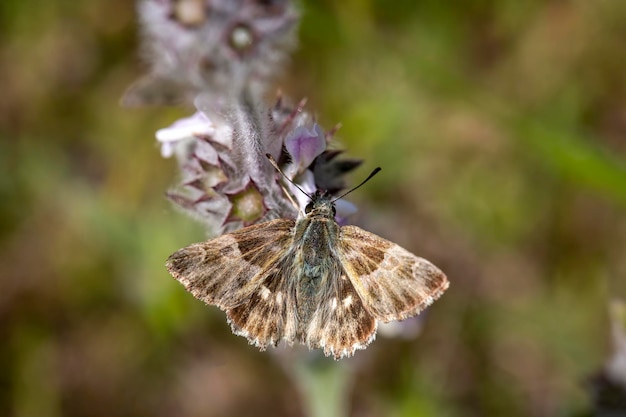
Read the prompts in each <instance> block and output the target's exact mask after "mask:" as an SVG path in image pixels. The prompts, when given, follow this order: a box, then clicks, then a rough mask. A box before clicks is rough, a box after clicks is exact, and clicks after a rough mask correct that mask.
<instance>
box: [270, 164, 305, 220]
mask: <svg viewBox="0 0 626 417" xmlns="http://www.w3.org/2000/svg"><path fill="white" fill-rule="evenodd" d="M265 156H266V157H267V159H269V160H270V163H271V164H272V166H273V167H274V169H276V171H278V172H279V173H280V175H282V176H283V177H284V178H285V179H286V180H287V181H289V182H290V183H292V184H293V186H294V187H296V188H297V189H298V190H300V191H301V192H302V194H304V195H305V196H307V197H309V199H310V200H313V197H311V196H310V195H309V193H307V192H306V191H304V190H303V189H302V188H300V186H299V185H298V184H296V183H295V182H293V181H292V180H291V179H290V178H289V177H288V176H286V175H285V173H284V172H283V171H282V169H280V167H279V166H278V163H277V162H276V160H275V159H274V157H273V156H272V155H271V154H269V153H266V154H265ZM281 187H282V189H283V191H284V192H285V195H286V196H287V198H288V199H289V201H291V204H293V206H294V207H295V208H296V209H297V210H298V211H299V212H300V213H301V214H303V213H302V209H301V208H300V206H298V204H297V203H296V202H295V201H294V200H293V197H291V194H290V193H289V191H288V190H287V189H286V188H285V187H284V186H283V185H282V184H281Z"/></svg>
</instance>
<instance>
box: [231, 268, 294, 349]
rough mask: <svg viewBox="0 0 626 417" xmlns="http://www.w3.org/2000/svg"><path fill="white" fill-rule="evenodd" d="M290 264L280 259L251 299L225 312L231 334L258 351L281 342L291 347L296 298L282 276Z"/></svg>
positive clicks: (262, 280)
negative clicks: (239, 337) (248, 342)
mask: <svg viewBox="0 0 626 417" xmlns="http://www.w3.org/2000/svg"><path fill="white" fill-rule="evenodd" d="M289 261H290V259H289V258H283V260H282V261H281V262H277V263H276V265H273V266H272V267H271V268H270V269H269V270H268V271H265V272H264V273H263V277H262V278H261V281H260V283H259V285H258V286H257V287H256V288H255V289H254V290H253V291H252V293H251V294H250V296H249V297H248V298H247V299H246V300H245V301H244V302H243V303H241V304H239V305H238V306H236V307H234V308H232V309H230V310H227V311H226V316H227V317H228V322H229V323H230V325H231V327H232V329H233V332H234V333H235V334H237V335H240V336H244V337H246V338H247V339H248V340H249V341H250V343H251V344H253V345H255V346H257V347H258V348H260V349H261V350H265V349H266V347H267V346H276V345H278V343H279V342H280V341H281V340H283V339H285V340H286V341H287V342H288V343H290V344H291V343H293V342H294V339H295V326H296V323H295V317H294V316H295V314H294V311H295V295H294V291H293V290H292V289H290V287H293V286H290V285H289V283H290V282H289V280H287V279H286V278H287V277H285V276H284V274H285V271H286V270H287V269H285V267H286V266H287V265H286V264H287V263H288V262H289Z"/></svg>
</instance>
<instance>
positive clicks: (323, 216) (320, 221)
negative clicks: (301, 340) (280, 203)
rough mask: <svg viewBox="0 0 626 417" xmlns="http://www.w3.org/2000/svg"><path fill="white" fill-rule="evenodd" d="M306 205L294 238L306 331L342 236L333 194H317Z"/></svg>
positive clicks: (300, 317)
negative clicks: (304, 213) (331, 197)
mask: <svg viewBox="0 0 626 417" xmlns="http://www.w3.org/2000/svg"><path fill="white" fill-rule="evenodd" d="M313 197H314V198H313V200H312V201H311V203H309V205H308V206H307V210H306V216H305V217H303V218H301V219H300V220H298V222H297V223H296V227H295V236H294V241H295V242H299V243H300V244H299V245H298V246H297V248H296V256H295V265H294V269H295V271H296V273H297V283H296V299H297V300H298V305H297V313H298V323H299V325H298V328H299V332H298V333H300V334H304V333H305V330H306V327H307V326H308V323H309V321H310V319H311V316H312V314H313V313H314V312H315V310H316V309H317V306H318V305H319V300H320V299H322V298H323V297H324V296H325V295H324V291H325V289H327V288H329V286H328V285H326V280H328V279H329V277H330V276H331V274H330V272H331V268H332V262H331V261H332V259H333V258H334V256H335V255H334V252H335V245H336V242H337V239H338V237H339V225H338V224H337V222H336V221H335V219H334V212H335V208H334V205H333V203H332V201H331V199H330V195H328V194H321V193H319V192H318V193H316V194H315V195H314V196H313Z"/></svg>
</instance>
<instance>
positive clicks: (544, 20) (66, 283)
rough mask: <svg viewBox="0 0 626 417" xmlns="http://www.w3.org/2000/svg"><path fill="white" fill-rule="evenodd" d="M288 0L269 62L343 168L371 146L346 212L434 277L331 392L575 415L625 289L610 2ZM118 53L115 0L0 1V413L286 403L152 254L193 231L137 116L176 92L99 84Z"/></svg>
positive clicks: (136, 64) (145, 119)
mask: <svg viewBox="0 0 626 417" xmlns="http://www.w3.org/2000/svg"><path fill="white" fill-rule="evenodd" d="M302 6H303V11H304V13H303V18H302V24H301V30H300V48H299V49H298V51H297V52H296V53H295V54H294V55H293V59H292V63H291V65H290V67H289V68H288V69H287V70H286V73H285V76H284V77H283V78H282V79H280V80H279V82H278V83H277V87H280V88H281V89H282V91H283V92H285V93H286V94H288V95H289V96H291V97H293V98H294V99H299V98H301V97H305V96H306V97H308V98H309V104H308V106H307V108H308V109H309V110H311V111H313V112H315V113H316V114H317V116H318V118H319V120H320V122H321V123H322V124H323V125H324V126H326V127H327V128H330V127H332V126H333V125H334V124H336V123H338V122H341V124H342V128H341V129H340V130H339V132H338V138H339V139H340V140H341V141H342V143H343V145H344V147H345V148H346V149H347V150H348V151H349V155H350V156H352V157H360V158H363V159H365V161H366V162H365V164H364V167H365V168H363V169H361V170H359V171H358V172H357V173H356V174H354V175H353V176H352V180H353V181H354V182H356V181H358V180H360V179H361V178H363V177H364V176H365V175H366V174H367V173H368V172H369V170H370V169H371V168H373V167H374V166H381V167H383V172H382V173H381V174H379V175H378V176H377V177H376V178H375V179H374V180H372V181H371V182H370V183H368V185H367V186H366V187H363V188H361V189H360V190H359V191H358V192H357V193H354V194H352V195H351V196H350V199H351V200H352V201H354V202H357V204H358V205H359V208H360V212H359V214H358V215H357V216H356V218H355V221H356V222H358V223H359V224H361V225H363V226H364V227H366V228H367V229H369V230H371V231H373V232H376V233H378V234H380V235H383V236H385V237H387V238H389V239H391V240H393V241H395V242H398V243H400V244H402V245H403V246H405V247H407V248H408V249H410V250H411V251H413V252H415V253H417V254H420V255H422V256H424V257H426V258H428V259H430V260H432V261H433V262H434V263H435V264H437V265H438V266H440V267H441V268H442V269H443V270H444V271H445V272H446V273H447V274H448V276H449V279H450V281H451V283H452V285H451V288H450V289H449V290H448V292H447V293H446V294H445V295H444V296H443V297H442V299H441V300H440V301H438V302H437V303H435V304H434V306H433V307H432V308H431V309H430V310H429V312H428V314H427V317H426V319H425V320H424V322H423V330H422V333H421V334H420V335H419V337H416V338H412V339H411V338H410V339H408V340H407V339H406V338H395V339H394V338H384V337H379V338H378V340H377V341H376V342H374V343H373V345H372V346H371V347H370V348H369V349H368V350H366V351H363V352H359V353H357V355H356V357H355V358H353V359H350V360H349V361H348V362H349V363H350V365H346V366H349V367H351V371H350V372H351V375H352V377H353V379H354V383H353V384H352V385H351V388H350V391H349V399H348V404H349V407H350V415H355V416H470V417H471V416H582V415H588V413H589V412H590V410H591V397H590V395H589V390H588V387H589V385H588V379H587V378H588V377H589V376H590V375H593V374H594V373H595V372H597V371H598V370H599V369H600V368H601V366H602V365H603V363H604V361H605V360H606V359H607V358H608V357H609V355H610V353H611V339H610V333H609V323H608V318H607V303H608V300H610V299H612V298H614V297H622V298H624V297H625V296H626V282H625V281H626V249H625V248H626V217H625V216H624V214H625V212H624V208H625V206H626V140H625V134H626V2H624V1H622V0H594V1H582V0H561V1H539V0H527V1H518V0H500V1H495V0H494V1H486V0H473V1H466V2H440V1H434V0H418V1H414V0H410V1H409V0H397V1H393V2H389V1H383V0H345V1H342V2H336V1H332V0H307V1H304V2H303V4H302ZM137 56H138V34H137V24H136V16H135V7H134V4H133V2H131V1H128V0H109V1H100V2H97V1H88V2H87V1H86V2H71V1H63V0H50V1H46V2H33V1H31V2H26V1H21V0H2V2H0V199H1V204H0V278H1V281H0V282H1V286H0V415H3V416H20V417H21V416H24V417H26V416H252V415H255V416H257V415H271V416H288V415H289V416H303V415H305V411H304V410H305V407H304V401H303V396H301V395H300V392H298V389H297V385H295V384H294V383H293V381H292V379H291V376H290V374H289V372H288V371H286V370H285V369H284V367H281V366H280V365H279V364H278V363H279V361H277V360H276V355H274V354H271V353H259V352H258V351H256V349H254V348H252V347H250V346H248V345H247V342H246V340H245V339H244V338H241V337H236V336H233V335H232V334H231V333H230V331H229V329H228V326H227V324H226V323H225V320H224V315H223V313H221V312H220V311H219V310H217V309H216V308H208V307H206V306H204V305H203V304H202V303H201V302H199V301H197V300H195V299H194V298H193V297H191V296H190V295H189V294H187V293H186V292H185V291H184V289H183V288H182V286H180V285H179V284H178V283H176V282H175V281H174V280H173V279H171V277H170V276H169V275H168V273H167V271H166V270H165V268H164V260H165V259H166V258H167V256H168V255H169V254H170V253H171V252H173V251H174V250H176V249H178V248H179V247H182V246H185V245H187V244H189V243H191V242H194V241H198V240H203V239H204V238H205V232H204V231H203V230H202V228H201V226H200V225H199V224H197V223H194V222H193V220H191V219H189V218H187V217H185V216H183V215H182V214H180V213H179V212H178V211H176V210H174V209H173V208H172V206H171V205H170V203H169V202H168V201H166V199H165V198H164V192H165V190H166V189H167V188H168V187H169V186H170V185H172V184H173V183H174V180H175V178H176V175H177V172H176V166H175V162H174V161H171V160H164V159H162V158H161V157H160V154H159V149H158V147H157V145H156V142H155V140H154V132H155V131H156V130H157V129H159V128H161V127H165V126H168V125H169V124H170V123H172V122H173V121H174V120H176V119H177V118H179V117H183V116H187V115H189V114H191V110H190V109H181V108H170V109H167V108H141V109H131V110H129V109H122V108H120V107H119V105H118V101H119V98H120V96H121V95H122V94H123V92H124V90H125V88H126V87H127V86H128V85H129V84H130V83H131V82H132V81H133V80H134V79H135V78H137V77H138V76H139V75H141V74H142V72H143V70H144V69H145V66H144V65H142V63H141V62H140V60H139V59H138V58H137ZM279 350H280V349H279ZM330 366H335V365H332V364H331V365H330Z"/></svg>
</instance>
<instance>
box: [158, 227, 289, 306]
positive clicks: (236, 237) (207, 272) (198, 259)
mask: <svg viewBox="0 0 626 417" xmlns="http://www.w3.org/2000/svg"><path fill="white" fill-rule="evenodd" d="M294 224H295V222H294V221H293V220H289V219H277V220H271V221H269V222H265V223H261V224H257V225H254V226H249V227H246V228H243V229H240V230H237V231H236V232H233V233H229V234H225V235H222V236H220V237H217V238H215V239H212V240H208V241H206V242H201V243H196V244H193V245H190V246H187V247H185V248H183V249H180V250H179V251H177V252H175V253H174V254H172V255H171V256H170V257H169V258H168V260H167V263H166V266H167V269H168V270H169V271H170V273H171V274H172V275H173V276H174V278H176V279H177V280H178V281H180V283H182V284H183V285H184V286H185V288H186V289H187V290H188V291H189V292H191V293H192V294H193V295H194V297H196V298H198V299H200V300H202V301H204V302H205V303H207V304H213V305H216V306H218V307H219V308H221V309H222V310H230V309H233V308H235V307H237V306H238V305H239V304H241V303H242V302H244V301H246V300H248V299H249V297H250V296H251V295H252V294H253V293H254V292H255V291H257V290H258V289H259V288H260V286H261V283H263V282H264V281H265V280H267V279H268V276H271V277H272V278H273V277H274V275H272V273H273V271H274V267H275V266H276V265H277V264H278V263H279V262H280V260H281V259H282V258H283V257H284V256H285V254H286V253H288V252H289V249H290V247H291V245H292V239H293V238H292V231H293V226H294ZM242 260H245V262H242Z"/></svg>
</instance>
